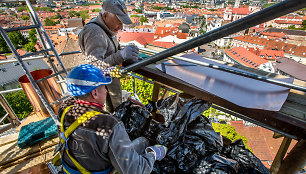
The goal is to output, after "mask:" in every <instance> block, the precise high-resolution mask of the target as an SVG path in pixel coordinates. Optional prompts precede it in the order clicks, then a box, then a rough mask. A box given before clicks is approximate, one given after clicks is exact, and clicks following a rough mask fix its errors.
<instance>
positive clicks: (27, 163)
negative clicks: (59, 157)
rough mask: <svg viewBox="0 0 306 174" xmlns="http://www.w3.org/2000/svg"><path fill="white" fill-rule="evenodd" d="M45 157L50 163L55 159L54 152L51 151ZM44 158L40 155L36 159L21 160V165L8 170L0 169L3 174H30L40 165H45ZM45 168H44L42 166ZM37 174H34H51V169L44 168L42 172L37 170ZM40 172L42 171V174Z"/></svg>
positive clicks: (17, 164)
mask: <svg viewBox="0 0 306 174" xmlns="http://www.w3.org/2000/svg"><path fill="white" fill-rule="evenodd" d="M44 157H46V161H50V160H51V159H52V158H53V151H50V152H48V153H45V154H44ZM43 161H44V159H43V157H42V156H41V155H40V154H39V155H38V156H36V157H33V158H30V159H27V160H20V161H19V163H16V164H15V165H13V166H10V167H7V168H4V167H3V168H0V172H1V173H7V174H15V173H19V172H21V173H28V171H33V169H31V168H33V167H37V166H38V165H43V164H44V162H43ZM42 167H43V166H42ZM35 171H36V172H37V173H33V174H41V173H43V174H49V169H47V168H42V169H41V170H35ZM39 171H42V172H41V173H40V172H39Z"/></svg>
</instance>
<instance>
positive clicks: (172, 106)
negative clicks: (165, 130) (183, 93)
mask: <svg viewBox="0 0 306 174" xmlns="http://www.w3.org/2000/svg"><path fill="white" fill-rule="evenodd" d="M183 103H184V100H183V99H182V98H180V97H179V95H172V96H170V97H167V98H166V99H164V100H159V101H157V102H154V103H153V102H149V104H147V105H146V109H147V110H148V111H150V112H155V111H156V110H158V112H159V114H161V115H162V116H163V118H164V125H165V126H166V127H168V126H169V124H170V121H171V120H172V117H173V116H174V115H176V113H175V112H176V111H177V107H180V105H181V104H183Z"/></svg>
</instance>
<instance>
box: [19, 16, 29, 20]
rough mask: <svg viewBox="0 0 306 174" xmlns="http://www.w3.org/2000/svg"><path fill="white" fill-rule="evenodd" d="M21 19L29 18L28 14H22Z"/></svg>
mask: <svg viewBox="0 0 306 174" xmlns="http://www.w3.org/2000/svg"><path fill="white" fill-rule="evenodd" d="M21 19H22V20H29V19H30V16H28V15H23V16H21Z"/></svg>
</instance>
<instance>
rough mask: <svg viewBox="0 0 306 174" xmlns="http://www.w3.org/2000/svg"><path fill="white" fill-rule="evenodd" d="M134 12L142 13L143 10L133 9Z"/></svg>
mask: <svg viewBox="0 0 306 174" xmlns="http://www.w3.org/2000/svg"><path fill="white" fill-rule="evenodd" d="M133 11H136V12H137V13H142V10H141V9H136V8H135V9H133Z"/></svg>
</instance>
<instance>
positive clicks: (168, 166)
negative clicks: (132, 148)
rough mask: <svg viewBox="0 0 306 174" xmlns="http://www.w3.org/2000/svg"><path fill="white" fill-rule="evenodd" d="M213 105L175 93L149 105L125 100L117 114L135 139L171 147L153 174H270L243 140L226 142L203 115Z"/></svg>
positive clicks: (155, 165)
mask: <svg viewBox="0 0 306 174" xmlns="http://www.w3.org/2000/svg"><path fill="white" fill-rule="evenodd" d="M210 106H211V104H210V103H208V102H206V101H203V100H200V99H190V100H186V99H182V98H180V97H178V96H177V95H173V96H170V97H168V98H166V99H164V100H160V101H158V102H150V103H149V104H148V105H146V107H145V108H144V107H140V106H137V105H135V104H133V103H132V102H131V101H127V102H124V103H122V104H121V105H120V106H119V107H118V108H117V110H116V112H115V115H116V116H117V117H118V118H119V119H121V120H122V121H123V123H124V125H125V126H126V130H127V132H128V134H129V136H130V138H131V139H132V140H133V139H135V138H137V137H140V136H143V137H146V138H147V139H148V140H149V142H150V144H151V145H154V144H161V145H164V146H166V147H167V148H168V152H167V155H166V157H165V158H164V159H163V160H162V161H156V162H155V164H154V169H153V173H156V174H164V173H167V174H168V173H170V174H171V173H212V172H215V173H252V174H254V173H269V172H268V170H267V169H266V168H265V167H264V166H263V164H262V163H261V162H260V160H259V159H258V158H256V156H255V155H253V154H252V153H251V152H250V151H249V150H247V149H245V148H244V145H243V143H242V141H237V142H234V143H228V144H229V145H224V144H223V138H222V137H221V136H220V134H219V133H217V132H215V131H214V129H213V128H212V125H211V123H210V122H209V120H208V119H207V118H206V117H205V116H203V115H202V113H203V112H204V111H205V110H207V109H209V108H210ZM153 111H156V113H157V115H156V118H159V117H160V116H161V117H163V119H160V118H159V119H160V120H159V121H160V122H158V121H155V120H153V119H152V118H151V116H150V113H151V112H153ZM241 143H242V144H241Z"/></svg>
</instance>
